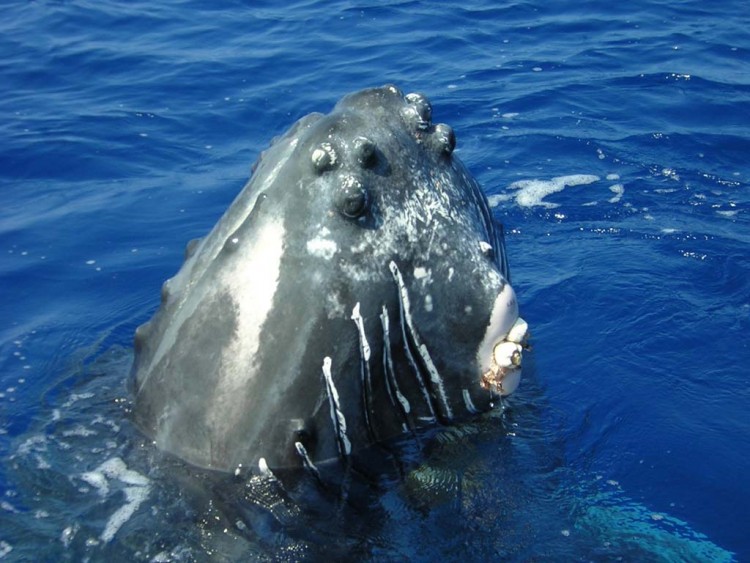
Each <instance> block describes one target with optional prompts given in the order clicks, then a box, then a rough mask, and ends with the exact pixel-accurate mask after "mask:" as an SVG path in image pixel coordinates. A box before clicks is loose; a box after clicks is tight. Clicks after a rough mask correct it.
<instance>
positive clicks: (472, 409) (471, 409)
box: [463, 389, 479, 414]
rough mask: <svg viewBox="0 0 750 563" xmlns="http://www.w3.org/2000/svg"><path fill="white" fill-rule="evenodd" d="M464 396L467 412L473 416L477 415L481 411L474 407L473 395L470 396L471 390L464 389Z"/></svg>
mask: <svg viewBox="0 0 750 563" xmlns="http://www.w3.org/2000/svg"><path fill="white" fill-rule="evenodd" d="M463 395H464V404H465V405H466V410H467V411H469V412H470V413H471V414H477V413H478V412H479V411H478V410H477V408H476V407H475V406H474V402H473V401H472V400H471V395H469V390H468V389H464V390H463Z"/></svg>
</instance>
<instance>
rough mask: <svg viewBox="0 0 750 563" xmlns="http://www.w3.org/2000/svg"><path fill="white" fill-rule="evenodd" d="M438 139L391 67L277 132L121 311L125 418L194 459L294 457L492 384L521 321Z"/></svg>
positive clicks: (515, 376)
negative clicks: (154, 295) (145, 311)
mask: <svg viewBox="0 0 750 563" xmlns="http://www.w3.org/2000/svg"><path fill="white" fill-rule="evenodd" d="M455 147H456V137H455V134H454V132H453V130H452V129H451V128H450V127H449V126H448V125H444V124H433V123H432V106H431V104H430V102H429V101H428V100H427V98H426V97H425V96H424V95H422V94H407V95H405V96H404V95H403V94H402V93H401V92H400V91H399V90H398V89H397V88H395V87H394V86H384V87H381V88H373V89H367V90H363V91H360V92H356V93H353V94H350V95H348V96H346V97H344V98H343V99H342V100H341V101H339V102H338V104H336V106H335V107H334V108H333V110H332V111H331V112H330V113H329V114H327V115H322V114H318V113H315V114H310V115H308V116H306V117H303V118H302V119H300V120H299V121H297V123H295V124H294V125H293V126H292V127H291V128H290V129H289V131H287V132H286V133H284V134H283V135H282V136H280V137H279V138H277V139H276V140H275V141H274V142H273V143H272V144H271V146H270V147H269V148H268V149H267V150H266V151H264V152H263V153H262V154H261V156H260V157H259V159H258V161H257V162H256V164H255V165H254V167H253V174H252V177H251V178H250V180H249V182H248V183H247V184H246V185H245V187H244V188H243V189H242V191H241V192H240V193H239V195H238V196H237V198H236V199H235V201H234V202H233V203H232V205H231V206H230V207H229V209H228V210H227V211H226V212H225V214H224V215H223V216H222V217H221V219H220V220H219V221H218V223H217V224H216V225H215V226H214V228H213V229H212V230H211V232H210V233H209V234H208V235H207V236H206V237H204V238H203V239H200V240H197V241H191V243H190V244H189V245H188V248H187V250H186V253H185V262H184V264H183V265H182V267H181V269H180V270H179V272H178V273H177V274H176V275H175V276H174V277H173V278H172V279H170V280H168V281H167V282H165V283H164V286H163V287H162V292H161V305H160V307H159V309H158V311H157V312H156V313H155V314H154V316H153V318H152V319H151V320H150V321H148V322H147V323H145V324H144V325H142V326H140V327H139V328H138V329H137V330H136V334H135V361H134V364H133V384H134V392H135V409H134V413H135V420H136V422H137V424H138V425H139V426H140V428H141V429H142V430H143V431H144V432H145V433H146V434H147V435H149V436H150V437H152V438H153V439H154V441H155V442H156V444H157V445H158V446H159V447H160V448H162V449H163V450H165V451H167V452H170V453H172V454H175V455H177V456H178V457H180V458H182V459H184V460H186V461H187V462H189V463H191V464H194V465H197V466H200V467H203V468H210V469H216V470H219V471H226V472H231V471H234V470H235V469H236V468H237V467H240V466H242V467H257V468H258V471H259V472H260V473H261V474H267V473H268V472H270V471H272V470H275V469H278V468H293V467H304V468H307V469H308V470H310V471H313V472H314V471H317V470H318V469H317V468H318V466H319V465H320V464H321V463H324V462H327V461H330V460H337V459H338V460H344V461H348V460H351V459H353V458H355V457H356V456H357V455H358V453H359V452H361V451H363V450H365V449H366V448H368V447H370V446H372V445H373V444H378V443H383V442H385V441H387V440H389V439H391V438H394V437H398V436H400V435H402V434H405V433H409V432H413V431H415V430H418V429H421V428H424V427H428V426H431V425H435V424H450V423H453V422H456V421H460V420H463V419H466V418H468V417H471V416H473V415H476V414H477V413H481V412H484V411H487V410H489V409H491V408H492V406H493V405H494V403H495V402H496V401H497V399H498V397H499V396H501V395H507V394H509V393H512V392H513V391H514V390H515V388H516V387H517V385H518V381H519V378H520V374H521V363H522V355H523V351H524V348H525V347H526V338H527V333H528V327H527V325H526V323H525V322H524V321H523V320H522V319H521V318H520V317H519V314H518V305H517V301H516V295H515V293H514V291H513V288H512V287H511V285H510V274H509V270H508V262H507V257H506V251H505V244H504V237H503V232H502V227H501V226H500V225H499V224H497V223H496V222H495V221H494V220H493V217H492V214H491V212H490V209H489V206H488V204H487V200H486V197H485V195H484V193H483V192H482V190H481V188H480V186H479V185H478V183H477V182H476V180H475V179H474V178H473V177H472V176H471V175H470V174H469V172H468V171H467V169H466V168H465V167H464V165H463V164H462V163H461V161H460V160H459V158H458V157H457V155H456V154H455V150H454V149H455Z"/></svg>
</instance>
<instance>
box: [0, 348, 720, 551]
mask: <svg viewBox="0 0 750 563" xmlns="http://www.w3.org/2000/svg"><path fill="white" fill-rule="evenodd" d="M531 356H532V357H531V358H529V360H530V361H529V362H528V364H527V366H528V367H527V372H526V376H525V381H524V385H523V387H522V389H521V390H520V391H519V392H518V394H517V395H516V396H514V397H513V398H511V399H510V400H507V401H505V402H504V404H502V405H498V407H497V408H496V409H495V410H494V411H493V412H491V413H489V414H488V415H486V416H483V417H481V418H479V419H477V420H476V421H474V422H471V423H467V424H462V425H458V426H454V427H443V428H439V429H436V430H433V431H430V432H426V433H424V434H422V435H420V436H417V437H409V438H404V439H402V440H399V441H397V442H394V443H390V444H388V445H387V447H382V446H378V447H377V448H373V449H372V450H371V451H369V452H367V456H366V457H365V458H362V459H364V460H365V461H364V462H363V461H362V459H360V461H359V462H357V463H356V464H355V465H357V467H356V468H350V469H349V470H348V471H346V470H344V469H343V468H342V467H341V465H340V464H338V463H337V464H332V465H328V466H321V467H319V471H320V476H321V481H322V482H323V483H325V484H323V485H322V484H321V483H320V482H319V481H318V480H317V478H316V477H315V476H314V475H312V474H310V473H307V472H287V473H280V472H279V473H277V474H273V475H268V474H266V475H259V474H258V471H255V472H252V473H251V472H248V473H244V472H243V471H238V472H237V473H236V474H235V475H227V474H219V473H212V472H209V471H205V470H199V469H196V468H194V467H191V466H189V465H187V464H185V463H183V462H181V461H180V460H178V459H176V458H174V457H172V456H168V455H165V454H163V453H161V452H160V451H158V450H157V449H155V448H154V447H153V445H152V444H151V443H150V442H149V441H148V440H147V439H146V438H144V437H143V436H142V435H140V434H139V433H138V431H137V430H136V429H135V427H134V426H133V425H132V424H131V422H130V419H129V414H130V408H131V398H130V397H129V396H128V394H127V385H126V380H127V378H128V373H129V369H130V364H131V362H132V351H131V350H129V349H124V348H121V347H112V348H110V349H109V350H107V351H106V352H104V353H102V354H101V355H98V356H97V355H95V356H94V357H93V359H91V361H90V362H89V361H83V362H78V363H77V364H76V368H75V369H74V370H72V371H68V373H67V374H66V375H64V376H63V377H61V378H60V380H59V382H58V383H57V384H56V385H55V386H53V387H52V388H51V389H50V390H49V391H48V393H47V394H46V397H45V402H46V403H47V405H46V418H45V419H44V420H43V421H40V423H39V424H38V425H37V426H36V427H34V428H32V429H31V430H30V431H28V432H27V433H25V434H24V435H21V436H19V437H17V438H16V440H15V442H14V444H13V447H12V450H11V454H10V456H9V459H7V460H6V462H7V464H6V466H7V470H8V474H7V475H6V476H5V479H6V481H7V483H8V484H7V490H6V494H5V499H4V501H3V508H4V510H3V511H2V512H0V525H1V526H2V529H3V531H4V536H5V538H6V542H7V543H6V544H5V546H6V547H5V549H6V553H10V554H11V557H15V558H18V559H29V560H30V559H35V560H68V561H79V560H106V559H110V560H111V559H115V560H119V559H124V558H127V559H128V560H144V561H156V562H159V561H204V560H212V561H235V560H260V561H266V560H268V561H301V560H312V561H315V560H323V559H327V560H332V559H333V560H339V559H344V558H347V559H352V558H353V559H356V560H373V561H376V560H377V561H381V560H410V561H433V560H458V559H461V560H471V561H486V560H493V559H494V560H497V559H503V560H528V559H537V558H542V559H546V558H550V559H561V558H563V559H568V560H571V559H584V560H585V559H592V558H593V559H596V560H610V559H612V560H615V559H618V558H624V559H626V560H628V559H630V560H633V559H641V558H643V557H647V558H649V559H650V560H660V561H678V560H679V561H691V560H694V561H699V560H712V561H723V560H731V554H729V553H728V552H725V551H723V550H721V549H720V548H718V547H717V546H715V545H714V544H712V543H711V542H710V541H708V540H707V539H706V538H705V537H703V536H701V535H700V534H697V533H695V532H693V531H692V530H691V529H690V528H689V527H688V526H687V525H686V524H685V523H682V522H680V521H678V520H676V519H673V518H671V517H669V516H668V515H661V514H652V513H650V512H649V511H648V510H647V509H646V508H645V507H643V506H641V505H638V504H637V503H634V502H632V501H631V500H629V499H628V498H627V497H626V495H625V494H624V493H623V492H622V491H621V490H620V489H619V488H618V487H617V486H616V484H614V483H607V482H603V481H602V480H597V479H596V477H595V476H591V475H583V474H581V473H580V472H574V471H572V470H571V469H569V468H568V467H566V464H565V460H564V453H563V452H564V444H563V443H562V438H561V434H560V433H559V432H558V431H556V430H555V427H556V424H555V421H554V416H555V415H554V413H551V412H550V408H549V405H548V404H547V403H546V401H545V398H544V390H543V389H542V388H541V387H540V386H539V384H538V383H537V378H536V377H535V370H534V366H533V354H532V355H531ZM334 483H335V485H334ZM31 538H34V540H33V541H32V540H31ZM8 550H12V551H8Z"/></svg>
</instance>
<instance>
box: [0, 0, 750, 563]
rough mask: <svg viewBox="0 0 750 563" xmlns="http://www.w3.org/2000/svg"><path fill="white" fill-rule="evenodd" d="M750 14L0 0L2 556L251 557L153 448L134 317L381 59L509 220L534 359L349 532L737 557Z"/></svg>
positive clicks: (465, 555) (724, 3)
mask: <svg viewBox="0 0 750 563" xmlns="http://www.w3.org/2000/svg"><path fill="white" fill-rule="evenodd" d="M749 28H750V11H748V9H747V5H746V2H744V0H721V1H718V2H711V3H708V2H701V1H697V0H695V1H688V0H686V1H680V2H678V1H673V2H666V1H661V2H656V1H654V2H647V1H644V0H636V1H634V2H621V3H614V4H613V3H587V2H570V1H559V2H490V1H488V0H467V1H464V2H460V3H453V2H433V3H419V2H399V1H392V2H373V3H365V2H344V1H334V2H311V1H296V2H288V3H285V4H284V5H276V4H274V3H272V2H239V1H234V2H228V1H225V2H201V1H182V2H174V1H165V2H159V3H146V2H140V1H135V2H127V3H125V2H122V3H116V2H108V1H101V2H86V1H69V2H66V1H36V2H20V1H10V2H5V3H4V10H3V18H2V19H1V20H0V54H1V55H2V56H1V57H0V80H1V81H2V84H3V95H2V96H1V97H0V111H1V112H2V120H1V121H0V132H1V134H2V143H0V182H1V186H0V292H1V293H0V295H1V296H2V298H1V300H0V459H1V460H2V463H1V465H0V495H1V496H0V558H2V557H4V558H6V559H7V560H16V559H17V560H24V559H44V560H60V559H61V558H64V559H69V560H84V559H91V560H103V559H113V558H114V559H115V560H117V559H118V558H119V559H122V558H126V557H127V558H131V559H132V558H134V559H139V560H154V558H155V560H157V561H166V560H206V559H210V558H214V559H219V560H220V559H222V558H224V559H230V558H235V557H238V553H239V552H238V551H237V550H238V549H240V550H242V549H246V550H248V551H249V552H251V554H253V556H257V557H264V556H269V555H270V554H273V550H272V549H271V550H269V549H267V548H263V549H265V551H263V549H261V548H256V546H252V545H244V544H242V545H241V547H240V548H238V547H237V542H236V541H230V540H227V539H225V538H224V539H222V536H228V535H227V534H223V532H222V531H221V530H218V531H217V530H213V529H211V528H210V527H209V526H208V525H207V524H206V520H208V519H209V516H207V514H209V515H212V513H208V512H207V513H206V514H202V513H201V512H200V510H197V509H194V508H193V509H190V508H186V507H185V506H183V500H182V497H181V496H180V494H179V489H180V485H179V484H175V483H174V482H173V481H170V475H169V471H168V470H165V469H161V470H159V468H155V467H153V466H152V464H151V462H150V460H152V454H151V453H149V452H148V445H147V444H145V443H144V440H143V439H142V438H141V437H140V436H139V435H138V433H137V432H136V431H135V430H134V429H133V427H132V425H131V424H130V423H129V421H128V417H127V414H128V408H129V400H130V397H129V395H128V390H127V387H126V379H127V376H128V370H129V362H130V361H131V360H132V334H133V331H134V329H135V327H136V326H137V325H138V324H140V323H141V322H143V321H145V320H146V319H147V318H148V317H149V316H150V315H151V314H152V313H153V311H154V310H155V308H156V306H157V304H158V300H159V287H160V285H161V283H162V281H163V280H164V279H166V278H167V277H170V276H171V275H173V274H174V272H175V271H176V270H177V268H178V267H179V264H180V262H181V260H182V254H183V249H184V244H185V243H186V242H187V241H188V240H190V239H191V238H194V237H197V236H201V235H202V234H205V233H206V232H207V231H208V230H209V229H210V228H211V226H212V225H213V224H214V223H215V222H216V220H217V219H218V218H219V216H220V215H221V213H222V212H223V211H224V210H225V209H226V207H227V206H228V205H229V203H230V202H231V201H232V199H233V198H234V196H235V195H236V194H237V193H238V191H239V189H240V188H241V187H242V185H243V184H244V182H245V180H246V178H247V177H248V175H249V169H250V165H251V163H252V162H253V161H254V159H255V157H256V156H257V154H258V153H259V152H260V151H261V150H263V148H264V147H266V146H267V144H268V143H269V142H270V140H271V138H272V137H273V136H275V135H277V134H279V133H281V132H283V131H284V130H285V129H286V128H287V127H288V126H289V125H291V123H292V122H293V121H294V120H296V119H297V118H299V117H301V116H302V115H304V114H306V113H309V112H311V111H328V110H330V109H331V107H332V106H333V104H334V103H335V102H336V100H338V99H339V98H340V97H341V96H342V95H343V94H345V93H347V92H350V91H353V90H357V89H360V88H363V87H367V86H374V85H381V84H384V83H388V82H392V83H395V84H396V85H398V86H399V87H400V88H401V89H402V90H404V91H421V92H423V93H425V94H426V95H427V96H428V97H429V98H430V100H431V101H432V104H433V108H434V116H435V119H436V121H442V122H446V123H449V124H450V125H451V126H452V127H453V128H454V130H455V131H456V133H457V138H458V149H457V150H458V154H459V155H460V157H461V158H462V160H463V161H464V162H465V163H466V164H467V165H468V167H469V169H470V170H472V171H473V173H474V174H475V175H476V176H477V178H478V179H479V180H480V182H481V183H482V185H483V186H484V188H485V190H486V192H487V194H488V195H489V196H490V199H491V201H492V203H493V206H494V211H495V214H496V217H497V218H498V220H500V221H502V222H503V223H504V224H505V228H506V234H507V246H508V252H509V256H510V262H511V270H512V274H513V280H514V286H515V288H516V291H517V293H518V295H519V299H520V302H521V311H522V314H523V316H524V318H526V319H527V320H528V321H529V323H530V325H531V328H532V332H533V352H532V354H531V357H530V359H529V360H528V364H527V369H526V372H525V377H524V380H523V382H522V386H521V388H520V389H519V391H518V392H517V393H516V394H515V395H514V396H513V397H512V398H511V399H510V400H509V401H508V403H507V405H506V409H505V411H504V412H503V413H496V415H495V416H493V417H488V418H487V419H486V420H484V421H481V422H480V423H477V424H476V425H468V426H467V427H465V428H459V429H456V430H455V431H447V432H446V434H445V435H443V437H442V438H441V440H439V441H438V443H439V446H436V447H435V448H434V451H433V452H432V454H431V459H428V460H427V463H426V466H425V469H424V472H425V474H428V475H429V476H428V477H426V478H425V483H423V484H422V485H421V486H417V487H416V490H417V493H416V494H417V496H420V495H421V496H424V495H425V494H427V492H429V493H430V494H434V495H435V497H436V498H438V499H439V500H437V501H435V502H434V503H428V504H429V506H428V507H427V508H426V509H425V508H424V507H422V508H421V509H416V508H414V506H413V502H411V501H410V500H409V498H408V497H409V494H408V493H405V492H404V491H403V490H402V488H399V487H398V486H394V487H393V489H392V490H388V491H385V492H384V498H383V500H382V503H383V506H385V507H386V514H387V517H386V518H384V519H383V521H382V522H380V523H379V524H381V526H380V528H379V529H378V531H377V532H373V537H367V534H364V535H363V534H362V532H361V531H359V532H357V534H358V536H357V538H356V540H357V542H358V543H357V546H358V549H359V551H358V552H357V553H358V555H359V556H362V557H364V556H366V555H368V556H369V557H371V558H372V559H374V560H379V559H395V560H403V559H407V558H409V559H415V560H436V559H449V560H450V559H458V558H460V559H466V560H488V559H493V558H494V559H497V558H504V559H515V560H527V559H532V558H535V559H551V560H557V559H566V560H587V559H593V560H609V559H616V558H617V557H623V558H624V559H625V560H667V561H677V560H696V561H697V560H716V561H719V560H732V559H736V560H748V559H750V539H748V537H749V536H748V534H747V532H748V525H749V524H748V523H749V522H750V484H749V482H748V479H747V475H748V469H750V463H749V462H748V459H750V414H749V411H748V406H747V405H748V404H749V402H750V387H749V386H748V375H749V374H750V372H749V371H748V370H749V369H750V368H749V367H748V366H750V350H749V349H748V342H749V341H750V339H749V338H748V330H749V329H750V247H749V244H750V190H749V189H748V187H749V186H750V162H749V161H750V158H749V156H748V155H750V35H748V31H747V30H748V29H749ZM545 194H546V195H545ZM542 196H543V197H542ZM117 459H121V460H123V463H125V464H127V466H128V468H129V469H128V470H125V469H123V467H121V466H118V465H117V462H116V461H113V460H117ZM103 463H109V465H105V466H104V469H102V468H101V465H102V464H103ZM97 469H98V472H97ZM128 471H129V472H128ZM105 474H106V475H107V480H106V482H102V481H101V480H99V481H97V480H96V476H97V475H99V476H101V475H105ZM420 487H421V488H420ZM412 496H414V495H412ZM126 507H130V508H132V515H131V514H128V513H127V512H128V510H129V509H128V508H126ZM123 509H125V510H123ZM118 518H119V520H118ZM118 524H121V527H118V526H117V525H118ZM280 535H281V536H283V535H284V531H283V530H282V531H281V532H280ZM278 541H279V542H280V544H284V540H283V539H282V540H278ZM336 541H337V538H336V537H334V536H330V537H328V536H326V535H325V534H324V533H322V534H321V540H320V542H321V544H322V545H325V543H326V542H331V543H335V542H336ZM284 545H287V544H284ZM242 553H244V556H248V553H247V552H242ZM291 553H292V555H289V556H288V557H289V558H291V559H294V557H295V556H294V552H293V551H292V552H291ZM302 555H304V553H303V552H299V553H298V556H300V557H301V556H302Z"/></svg>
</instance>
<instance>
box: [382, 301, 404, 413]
mask: <svg viewBox="0 0 750 563" xmlns="http://www.w3.org/2000/svg"><path fill="white" fill-rule="evenodd" d="M380 322H381V323H382V325H383V340H384V345H383V360H384V362H385V373H386V378H385V381H386V384H387V388H388V390H389V391H390V390H391V384H392V385H393V392H394V393H395V395H396V399H397V400H398V402H399V403H401V406H402V407H403V409H404V414H409V411H411V405H410V404H409V401H408V400H407V398H406V397H404V396H403V394H402V393H401V389H399V387H398V383H397V382H396V376H395V375H394V370H393V357H392V356H391V321H390V319H389V317H388V308H387V307H386V306H385V305H383V312H382V314H381V315H380ZM391 375H392V376H393V378H392V379H391V378H390V377H389V376H391ZM391 400H393V399H391Z"/></svg>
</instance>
